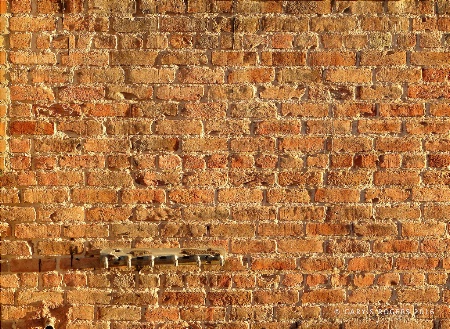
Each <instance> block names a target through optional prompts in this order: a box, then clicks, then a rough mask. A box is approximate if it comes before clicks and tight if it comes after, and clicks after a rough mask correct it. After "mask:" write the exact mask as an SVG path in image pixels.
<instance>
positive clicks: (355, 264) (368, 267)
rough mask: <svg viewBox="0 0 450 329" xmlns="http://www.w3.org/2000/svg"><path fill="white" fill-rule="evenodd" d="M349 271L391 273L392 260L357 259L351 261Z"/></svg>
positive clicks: (348, 266)
mask: <svg viewBox="0 0 450 329" xmlns="http://www.w3.org/2000/svg"><path fill="white" fill-rule="evenodd" d="M347 268H348V270H349V271H389V270H391V269H392V259H390V258H375V257H355V258H352V259H350V260H349V262H348V265H347Z"/></svg>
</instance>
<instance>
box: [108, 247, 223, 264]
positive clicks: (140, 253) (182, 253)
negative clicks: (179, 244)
mask: <svg viewBox="0 0 450 329" xmlns="http://www.w3.org/2000/svg"><path fill="white" fill-rule="evenodd" d="M100 259H101V262H102V264H103V267H105V268H109V267H117V266H128V267H133V266H136V267H143V266H151V267H153V266H156V265H175V266H178V265H192V264H197V266H199V267H200V266H201V265H202V264H210V265H214V264H218V265H220V266H223V265H224V264H225V251H224V250H223V249H218V248H215V249H212V248H207V249H192V248H170V249H151V248H150V249H147V248H108V249H102V250H100Z"/></svg>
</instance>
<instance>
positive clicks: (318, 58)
mask: <svg viewBox="0 0 450 329" xmlns="http://www.w3.org/2000/svg"><path fill="white" fill-rule="evenodd" d="M309 60H310V63H311V65H312V66H353V65H355V64H356V56H355V54H354V53H350V52H348V53H341V52H312V53H310V54H309Z"/></svg>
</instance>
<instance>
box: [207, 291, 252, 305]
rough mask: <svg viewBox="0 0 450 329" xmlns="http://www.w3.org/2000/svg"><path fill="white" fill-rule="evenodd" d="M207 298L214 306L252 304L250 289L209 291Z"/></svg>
mask: <svg viewBox="0 0 450 329" xmlns="http://www.w3.org/2000/svg"><path fill="white" fill-rule="evenodd" d="M206 298H207V300H208V301H209V302H210V303H211V305H213V306H225V305H230V304H231V305H249V304H251V293H250V291H236V292H209V293H208V294H207V296H206Z"/></svg>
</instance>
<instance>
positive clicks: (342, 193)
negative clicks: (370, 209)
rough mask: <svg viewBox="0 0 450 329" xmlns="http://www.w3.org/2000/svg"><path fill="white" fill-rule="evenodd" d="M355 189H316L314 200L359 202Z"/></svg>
mask: <svg viewBox="0 0 450 329" xmlns="http://www.w3.org/2000/svg"><path fill="white" fill-rule="evenodd" d="M359 199H360V195H359V192H358V191H357V190H350V189H317V190H316V193H315V196H314V200H315V201H318V202H359Z"/></svg>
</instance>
